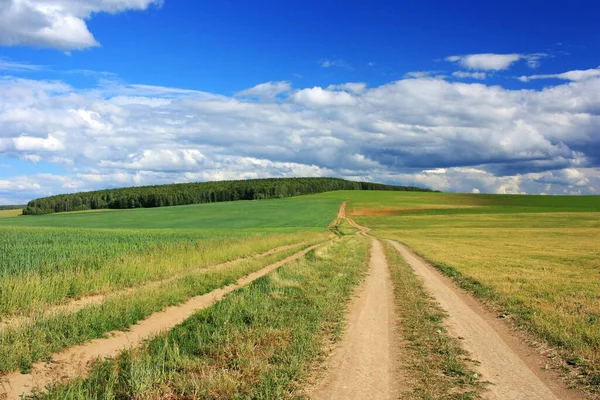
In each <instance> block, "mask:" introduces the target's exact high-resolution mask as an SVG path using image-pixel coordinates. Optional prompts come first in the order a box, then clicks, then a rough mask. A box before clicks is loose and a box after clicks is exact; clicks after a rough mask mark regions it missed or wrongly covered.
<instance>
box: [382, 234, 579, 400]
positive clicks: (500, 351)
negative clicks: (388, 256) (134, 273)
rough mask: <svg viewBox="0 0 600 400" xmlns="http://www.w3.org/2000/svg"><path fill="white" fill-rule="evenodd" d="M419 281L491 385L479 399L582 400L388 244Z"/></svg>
mask: <svg viewBox="0 0 600 400" xmlns="http://www.w3.org/2000/svg"><path fill="white" fill-rule="evenodd" d="M389 242H390V243H391V244H392V245H393V246H394V247H395V248H396V249H397V250H398V251H399V252H400V254H402V256H403V257H404V259H405V260H406V261H407V262H408V263H409V264H410V265H411V267H412V268H413V269H414V271H415V273H416V274H417V275H418V276H420V277H421V278H422V279H423V281H424V284H425V288H426V289H427V290H428V291H429V292H430V293H431V294H432V295H433V296H434V298H435V299H436V300H437V302H438V303H439V304H440V305H441V306H442V308H443V309H444V310H446V311H447V312H448V314H449V318H448V320H447V322H448V330H449V332H450V334H452V335H453V336H455V337H459V338H464V340H462V341H461V342H462V345H463V348H464V349H465V350H467V351H468V352H469V353H470V355H471V358H473V359H475V360H477V361H479V362H480V363H481V364H480V365H479V366H478V368H477V369H478V370H479V372H480V373H481V375H482V378H483V380H484V381H489V382H491V385H489V390H488V391H487V392H486V393H484V397H485V398H488V399H498V400H516V399H523V400H525V399H527V400H555V399H583V398H584V397H583V396H582V395H581V394H580V393H578V392H575V391H570V390H568V389H565V388H564V387H563V386H562V385H560V383H559V381H558V379H557V377H556V375H555V374H553V373H547V372H545V371H542V370H541V369H542V367H543V366H544V361H543V360H542V359H541V358H540V357H539V355H538V354H536V353H535V352H534V351H533V350H532V349H530V348H529V347H527V346H526V345H525V344H523V343H522V342H521V341H520V340H519V339H517V338H516V337H515V336H514V335H513V334H512V333H511V332H510V330H509V328H508V327H507V326H505V325H504V324H503V323H501V322H500V321H498V320H497V318H495V317H494V316H493V315H492V314H491V313H490V312H489V311H487V310H486V309H484V308H483V306H482V305H481V304H480V303H479V302H477V301H476V300H475V299H474V298H472V297H471V296H469V295H466V294H465V293H463V292H462V291H461V290H459V289H458V288H457V287H456V286H455V285H454V284H453V282H452V281H451V280H450V279H449V278H447V277H445V276H443V275H442V274H441V273H440V272H439V271H437V270H436V269H435V268H434V267H432V266H430V265H429V264H427V263H426V262H425V261H423V260H422V259H421V258H419V257H418V256H416V255H415V254H413V253H412V252H411V251H410V250H408V249H407V248H406V247H405V246H403V245H401V244H400V243H398V242H394V241H389Z"/></svg>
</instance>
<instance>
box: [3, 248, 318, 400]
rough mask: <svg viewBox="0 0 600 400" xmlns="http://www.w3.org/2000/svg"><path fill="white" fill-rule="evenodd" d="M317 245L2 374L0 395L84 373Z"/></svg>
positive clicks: (13, 395)
mask: <svg viewBox="0 0 600 400" xmlns="http://www.w3.org/2000/svg"><path fill="white" fill-rule="evenodd" d="M321 245H322V244H318V245H314V246H311V247H308V248H306V249H304V250H302V251H300V252H298V253H296V254H294V255H292V256H290V257H287V258H285V259H283V260H281V261H279V262H277V263H275V264H271V265H269V266H267V267H265V268H263V269H261V270H259V271H257V272H254V273H252V274H250V275H248V276H246V277H244V278H242V279H240V280H239V281H238V282H237V283H235V284H233V285H229V286H226V287H224V288H220V289H217V290H214V291H212V292H210V293H207V294H205V295H202V296H196V297H192V298H190V299H189V300H188V301H187V302H185V303H184V304H182V305H179V306H173V307H168V308H166V309H165V310H164V311H161V312H158V313H154V314H152V315H151V316H150V317H149V318H147V319H145V320H144V321H141V322H139V323H138V324H136V325H134V326H132V327H131V329H130V330H129V331H127V332H122V331H116V332H111V333H109V334H108V335H107V336H108V337H107V338H105V339H96V340H92V341H90V342H87V343H85V344H83V345H80V346H75V347H71V348H68V349H66V350H64V351H63V352H60V353H57V354H55V355H54V356H53V357H52V360H51V361H50V362H47V363H46V362H40V363H36V364H34V366H33V368H32V370H31V373H29V374H21V373H12V374H8V375H5V376H4V377H1V378H0V380H1V382H0V399H1V400H13V399H15V400H16V399H19V398H20V397H19V396H20V395H22V394H30V393H32V390H34V389H36V388H37V389H43V388H44V387H45V386H47V385H50V384H53V383H57V382H60V381H64V380H67V379H71V378H73V377H76V376H84V375H85V374H86V372H87V367H88V365H89V362H90V361H93V360H96V359H97V358H104V357H113V356H115V355H117V354H118V353H119V352H120V351H122V350H123V349H126V348H130V347H135V346H137V345H139V344H141V343H142V341H143V340H144V339H146V338H149V337H152V336H155V335H156V334H158V333H160V332H163V331H167V330H169V329H171V328H173V327H174V326H175V325H178V324H180V323H181V322H183V321H185V320H186V319H187V318H189V317H190V316H192V315H193V314H194V313H196V312H197V311H199V310H201V309H204V308H207V307H209V306H211V305H213V304H214V303H216V302H217V301H219V300H221V299H222V298H223V296H225V295H226V294H228V293H231V292H232V291H234V290H235V289H238V288H239V287H241V286H244V285H247V284H249V283H251V282H253V281H254V280H256V279H258V278H260V277H263V276H265V275H266V274H268V273H269V272H271V271H273V270H275V269H277V268H279V267H280V266H282V265H284V264H287V263H289V262H291V261H294V260H296V259H298V258H300V257H302V256H304V255H305V254H306V253H308V252H309V251H311V250H313V249H315V248H317V247H319V246H321Z"/></svg>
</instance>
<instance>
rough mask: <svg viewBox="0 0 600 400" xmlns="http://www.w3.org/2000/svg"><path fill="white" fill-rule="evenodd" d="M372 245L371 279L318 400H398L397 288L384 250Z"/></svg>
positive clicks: (363, 288)
mask: <svg viewBox="0 0 600 400" xmlns="http://www.w3.org/2000/svg"><path fill="white" fill-rule="evenodd" d="M372 240H373V242H372V250H371V260H370V267H369V274H368V276H367V278H366V280H365V282H364V283H363V284H362V285H361V287H360V288H359V289H358V291H357V294H358V296H357V297H356V298H355V299H354V300H353V301H352V303H351V305H350V311H349V318H348V325H347V330H346V332H345V333H344V337H343V339H342V341H341V342H340V343H338V345H337V346H335V349H334V351H333V354H332V355H331V357H329V359H328V361H327V373H326V376H325V377H324V380H323V381H322V382H321V383H320V384H319V385H318V386H317V387H316V388H315V389H314V391H313V392H312V393H311V397H312V398H313V399H321V400H325V399H365V400H366V399H378V400H379V399H381V400H383V399H392V398H396V397H397V394H398V386H399V382H398V379H396V374H395V368H394V360H395V358H396V357H395V348H396V347H395V343H396V342H395V341H396V339H395V334H394V325H395V315H394V299H393V288H392V285H391V281H390V277H389V272H388V268H387V263H386V260H385V255H384V253H383V248H382V245H381V243H380V242H379V241H377V240H376V239H372Z"/></svg>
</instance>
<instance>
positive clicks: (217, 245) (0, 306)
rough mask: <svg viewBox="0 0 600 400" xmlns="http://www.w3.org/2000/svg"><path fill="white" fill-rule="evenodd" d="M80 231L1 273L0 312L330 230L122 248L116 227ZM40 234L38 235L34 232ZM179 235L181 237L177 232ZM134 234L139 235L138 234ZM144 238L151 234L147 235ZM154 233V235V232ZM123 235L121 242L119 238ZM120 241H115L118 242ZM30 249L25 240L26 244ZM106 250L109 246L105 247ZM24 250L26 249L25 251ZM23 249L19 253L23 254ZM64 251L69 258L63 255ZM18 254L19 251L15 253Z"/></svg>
mask: <svg viewBox="0 0 600 400" xmlns="http://www.w3.org/2000/svg"><path fill="white" fill-rule="evenodd" d="M78 233H80V234H81V232H77V231H75V232H72V231H71V230H65V231H64V232H59V233H58V234H57V237H58V238H59V239H60V238H64V237H65V236H67V235H74V236H73V237H74V239H75V240H77V238H78V237H79V238H80V240H83V239H82V238H85V239H86V241H85V242H82V243H81V246H78V245H73V246H70V245H69V244H68V243H64V244H67V245H66V246H63V245H58V244H54V245H52V247H51V250H49V251H48V252H47V254H49V255H53V254H57V257H56V259H53V258H48V259H45V258H44V253H40V255H41V258H38V257H37V254H31V257H30V259H29V261H30V260H31V259H33V260H35V261H40V262H39V263H37V264H34V265H35V266H36V268H35V269H34V268H30V270H28V271H27V272H24V273H21V272H19V273H12V274H9V273H6V274H4V276H2V277H0V316H10V315H14V314H17V315H29V314H31V313H33V312H36V311H37V310H40V309H44V308H46V307H48V306H52V305H56V304H63V303H68V302H69V301H72V300H74V299H78V298H81V297H83V296H87V295H92V294H106V293H110V292H113V291H115V290H120V289H124V288H128V287H133V286H137V285H141V284H145V283H147V282H152V281H156V280H161V279H165V278H169V277H172V276H174V275H178V274H182V273H185V272H186V271H189V270H191V269H198V268H206V267H209V266H211V265H214V264H218V263H221V262H225V261H229V260H233V259H236V258H240V257H245V256H248V255H251V254H256V253H260V252H264V251H266V250H269V249H271V248H274V247H278V246H283V245H288V244H292V243H298V242H302V241H307V240H325V238H326V237H327V234H326V233H324V232H322V233H316V232H311V233H306V232H299V233H296V234H277V235H276V234H271V235H265V234H254V235H249V234H245V235H243V236H237V237H236V236H235V235H232V236H231V237H218V236H217V237H212V238H210V237H209V238H205V239H203V240H196V241H191V242H190V241H185V242H183V241H182V242H178V241H173V242H171V243H168V242H165V243H161V242H160V239H161V238H162V237H163V236H162V235H160V234H159V235H158V236H157V237H156V238H155V239H157V240H158V242H157V243H156V244H155V245H154V246H152V247H146V248H145V249H144V248H142V249H141V250H130V251H128V252H125V251H124V247H123V246H125V248H127V246H129V245H130V244H131V243H128V242H126V241H125V239H124V238H123V236H121V235H120V234H119V233H118V232H97V231H93V232H88V233H89V236H84V235H82V234H81V235H78ZM35 235H37V236H35ZM34 236H35V237H37V238H38V239H40V240H42V241H44V240H49V239H50V236H49V235H48V232H47V231H46V230H42V231H39V229H37V230H36V231H35V232H34ZM175 236H176V237H179V236H177V235H175ZM134 238H137V236H135V235H134ZM144 238H147V237H145V236H144ZM153 238H154V237H153ZM104 239H106V241H109V242H110V243H113V244H115V248H116V250H115V249H113V250H114V251H113V253H110V252H108V250H103V247H102V241H103V240H104ZM119 239H121V240H123V242H122V243H121V242H119ZM115 240H116V241H115ZM24 247H25V248H27V245H26V244H25V245H24ZM105 249H110V247H106V248H105ZM24 254H27V253H26V252H25V253H24ZM22 255H23V254H21V255H20V256H22ZM63 256H65V258H62V257H63ZM15 258H16V259H19V256H16V257H15Z"/></svg>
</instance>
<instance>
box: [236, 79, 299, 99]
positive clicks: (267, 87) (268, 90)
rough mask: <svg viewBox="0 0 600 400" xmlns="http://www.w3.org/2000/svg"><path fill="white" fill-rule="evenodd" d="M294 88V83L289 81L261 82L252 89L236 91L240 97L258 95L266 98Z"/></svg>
mask: <svg viewBox="0 0 600 400" xmlns="http://www.w3.org/2000/svg"><path fill="white" fill-rule="evenodd" d="M291 90H292V85H291V84H290V83H289V82H285V81H279V82H265V83H260V84H258V85H256V86H254V87H251V88H250V89H246V90H242V91H241V92H238V93H236V96H238V97H258V98H265V99H273V98H275V97H277V96H278V95H280V94H282V93H287V92H290V91H291Z"/></svg>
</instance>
